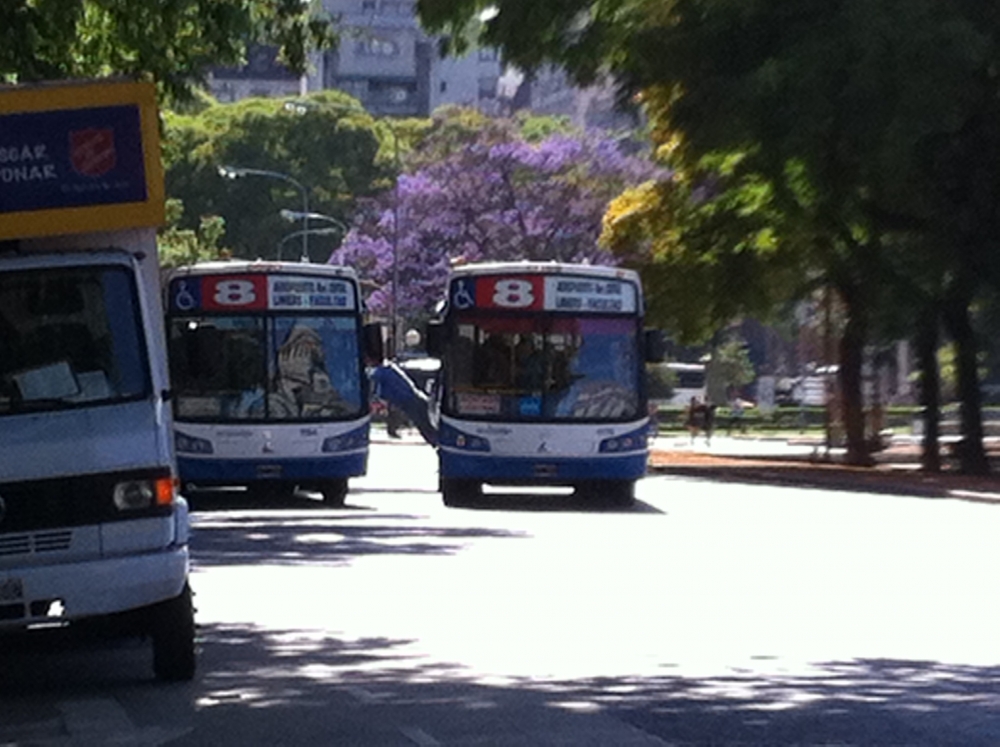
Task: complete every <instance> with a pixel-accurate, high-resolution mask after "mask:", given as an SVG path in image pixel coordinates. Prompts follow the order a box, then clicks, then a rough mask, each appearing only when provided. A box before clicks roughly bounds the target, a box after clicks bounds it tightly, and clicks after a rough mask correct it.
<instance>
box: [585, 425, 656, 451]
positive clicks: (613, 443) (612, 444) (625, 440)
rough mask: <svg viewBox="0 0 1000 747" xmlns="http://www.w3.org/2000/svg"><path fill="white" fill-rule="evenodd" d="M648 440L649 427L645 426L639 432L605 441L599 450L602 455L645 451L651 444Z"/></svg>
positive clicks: (624, 434)
mask: <svg viewBox="0 0 1000 747" xmlns="http://www.w3.org/2000/svg"><path fill="white" fill-rule="evenodd" d="M648 439H649V428H648V426H643V427H642V428H639V429H638V430H634V431H630V432H628V433H623V434H622V435H620V436H615V437H614V438H606V439H604V440H603V441H601V443H600V445H599V446H598V449H597V450H598V452H600V453H601V454H608V453H614V452H618V451H636V450H638V449H645V448H646V447H647V445H648V444H649V441H648Z"/></svg>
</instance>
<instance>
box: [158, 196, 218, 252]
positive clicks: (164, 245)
mask: <svg viewBox="0 0 1000 747" xmlns="http://www.w3.org/2000/svg"><path fill="white" fill-rule="evenodd" d="M166 213H167V225H166V227H165V228H163V229H161V230H160V233H159V235H158V236H157V244H158V247H159V253H160V266H161V267H163V268H164V269H168V268H171V267H178V266H180V265H187V264H194V263H195V262H202V261H206V260H210V259H219V258H220V257H221V256H222V255H223V254H224V253H225V250H224V249H222V248H221V247H220V245H219V242H220V241H221V239H222V235H223V233H224V232H225V221H224V220H223V219H222V218H221V217H219V216H218V215H208V216H202V218H201V221H200V223H199V225H198V228H197V229H195V230H192V229H187V228H180V227H179V225H178V224H179V223H180V221H181V218H182V216H183V214H184V205H183V203H182V202H181V201H180V200H176V199H168V200H167V204H166Z"/></svg>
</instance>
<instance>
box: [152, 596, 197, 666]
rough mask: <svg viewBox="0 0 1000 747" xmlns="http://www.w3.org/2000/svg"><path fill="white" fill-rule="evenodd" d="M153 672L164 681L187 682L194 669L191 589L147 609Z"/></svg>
mask: <svg viewBox="0 0 1000 747" xmlns="http://www.w3.org/2000/svg"><path fill="white" fill-rule="evenodd" d="M149 615H150V626H149V627H150V634H151V636H152V638H153V673H154V674H156V677H157V679H161V680H164V681H168V682H179V681H182V680H190V679H191V678H192V677H194V670H195V650H194V649H195V645H194V632H195V630H194V604H193V603H192V600H191V587H190V586H188V585H187V584H185V585H184V591H182V592H181V593H180V595H179V596H176V597H174V598H173V599H168V600H167V601H165V602H160V603H159V604H155V605H153V606H152V607H150V608H149Z"/></svg>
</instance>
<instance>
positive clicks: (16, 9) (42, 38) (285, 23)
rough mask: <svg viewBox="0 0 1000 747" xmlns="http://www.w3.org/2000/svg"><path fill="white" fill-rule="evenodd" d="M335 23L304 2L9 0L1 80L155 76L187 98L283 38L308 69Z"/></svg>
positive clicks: (1, 20) (293, 61) (293, 66)
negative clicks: (212, 71)
mask: <svg viewBox="0 0 1000 747" xmlns="http://www.w3.org/2000/svg"><path fill="white" fill-rule="evenodd" d="M334 41H335V37H334V35H333V29H332V27H331V25H330V22H329V20H328V19H327V18H326V17H325V16H324V15H322V14H321V13H318V12H317V9H316V8H313V7H312V6H311V4H310V3H308V2H301V0H244V1H243V2H233V0H4V2H3V3H0V81H6V82H22V83H24V82H31V81H38V80H47V79H62V78H83V77H91V76H106V75H126V76H132V77H143V76H150V77H151V78H152V79H154V80H155V81H157V82H158V83H160V84H162V86H163V87H164V89H165V91H166V92H167V93H168V94H170V95H171V96H176V97H179V98H182V99H185V98H188V97H189V96H190V94H191V91H192V88H193V87H194V86H196V85H197V84H199V83H201V82H203V80H204V77H205V75H206V73H207V72H208V70H209V68H210V67H212V66H213V65H236V64H240V63H242V62H243V61H244V56H245V53H246V48H247V45H248V44H252V43H268V44H275V45H277V46H279V47H280V48H281V55H280V57H281V60H282V61H283V62H284V63H285V64H286V65H287V66H288V67H289V69H290V70H292V71H294V72H297V73H301V72H304V71H305V69H306V66H307V62H308V60H307V54H308V51H309V50H310V49H311V48H315V47H324V46H330V45H332V44H333V43H334Z"/></svg>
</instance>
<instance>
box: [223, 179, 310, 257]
mask: <svg viewBox="0 0 1000 747" xmlns="http://www.w3.org/2000/svg"><path fill="white" fill-rule="evenodd" d="M219 176H221V177H223V178H224V179H238V178H240V177H242V176H266V177H270V178H272V179H281V180H282V181H286V182H288V183H289V184H293V185H295V188H296V189H298V190H299V192H301V193H302V256H303V257H308V256H309V215H310V213H309V190H307V189H306V188H305V186H304V185H303V184H302V182H300V181H299V180H298V179H295V178H293V177H291V176H289V175H288V174H283V173H281V172H280V171H268V170H266V169H247V168H243V167H241V166H220V167H219Z"/></svg>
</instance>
